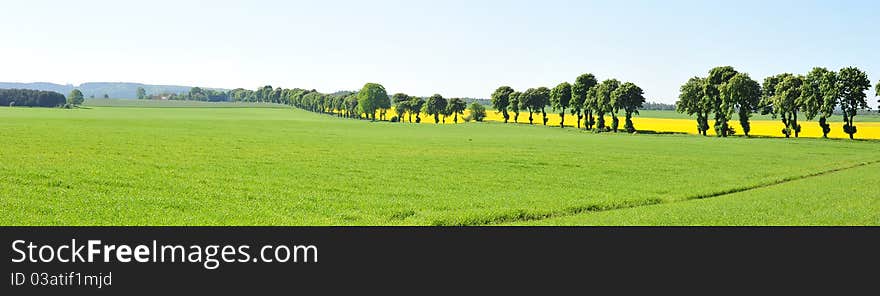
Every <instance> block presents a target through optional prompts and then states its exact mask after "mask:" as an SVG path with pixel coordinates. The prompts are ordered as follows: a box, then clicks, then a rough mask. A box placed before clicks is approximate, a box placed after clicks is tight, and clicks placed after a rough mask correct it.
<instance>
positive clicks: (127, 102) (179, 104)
mask: <svg viewBox="0 0 880 296" xmlns="http://www.w3.org/2000/svg"><path fill="white" fill-rule="evenodd" d="M83 106H85V107H86V108H88V107H137V108H175V107H176V108H190V107H198V108H290V107H289V106H285V105H281V104H271V103H256V102H234V103H232V102H202V101H171V100H168V101H163V100H134V99H87V100H85V103H84V104H83Z"/></svg>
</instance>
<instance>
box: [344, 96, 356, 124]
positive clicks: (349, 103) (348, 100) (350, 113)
mask: <svg viewBox="0 0 880 296" xmlns="http://www.w3.org/2000/svg"><path fill="white" fill-rule="evenodd" d="M357 110H358V98H357V94H350V95H348V96H346V97H345V111H346V113H347V114H346V117H349V118H353V117H355V114H356V113H357Z"/></svg>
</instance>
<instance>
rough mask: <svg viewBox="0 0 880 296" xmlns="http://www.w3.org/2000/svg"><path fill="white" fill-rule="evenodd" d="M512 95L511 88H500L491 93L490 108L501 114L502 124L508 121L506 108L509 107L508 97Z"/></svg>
mask: <svg viewBox="0 0 880 296" xmlns="http://www.w3.org/2000/svg"><path fill="white" fill-rule="evenodd" d="M513 93H514V91H513V88H511V87H509V86H501V87H499V88H498V89H496V90H495V92H493V93H492V107H494V108H495V110H498V111H497V112H501V114H502V115H503V116H504V123H507V120H508V119H510V114H508V113H507V107H508V106H510V95H511V94H513ZM478 121H481V120H478Z"/></svg>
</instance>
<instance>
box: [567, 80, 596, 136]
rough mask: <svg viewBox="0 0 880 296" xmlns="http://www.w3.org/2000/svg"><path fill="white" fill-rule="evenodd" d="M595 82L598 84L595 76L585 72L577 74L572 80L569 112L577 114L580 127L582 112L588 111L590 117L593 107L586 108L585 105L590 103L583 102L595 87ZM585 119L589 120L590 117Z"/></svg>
mask: <svg viewBox="0 0 880 296" xmlns="http://www.w3.org/2000/svg"><path fill="white" fill-rule="evenodd" d="M596 84H598V81H596V76H593V74H590V73H586V74H582V75H581V76H578V77H577V78H576V79H575V80H574V84H573V85H572V86H571V102H570V103H569V105H570V106H571V114H572V115H577V118H578V122H577V127H578V128H581V119H582V118H583V115H582V113H589V117H592V112H593V109H587V108H586V107H587V106H591V105H590V104H585V102H586V100H587V96H588V95H589V92H590V90H591V89H592V88H593V87H595V86H596ZM587 120H588V121H589V120H590V119H587Z"/></svg>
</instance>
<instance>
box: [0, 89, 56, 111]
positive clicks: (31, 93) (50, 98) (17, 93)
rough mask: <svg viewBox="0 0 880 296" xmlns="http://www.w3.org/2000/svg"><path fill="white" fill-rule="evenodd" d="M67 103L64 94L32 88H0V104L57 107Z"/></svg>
mask: <svg viewBox="0 0 880 296" xmlns="http://www.w3.org/2000/svg"><path fill="white" fill-rule="evenodd" d="M65 103H67V98H65V97H64V95H62V94H60V93H57V92H54V91H41V90H33V89H0V106H9V107H15V106H29V107H58V106H62V105H64V104H65Z"/></svg>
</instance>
